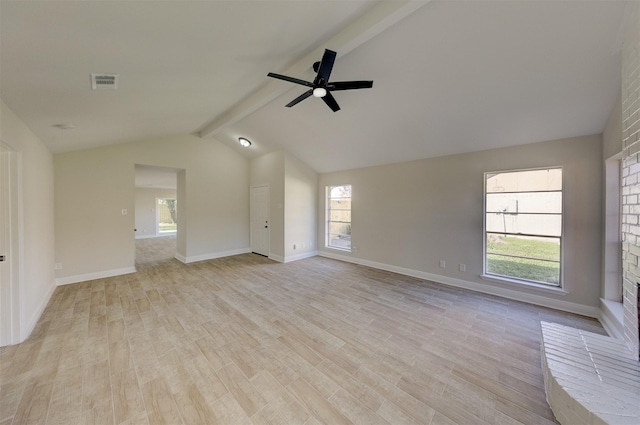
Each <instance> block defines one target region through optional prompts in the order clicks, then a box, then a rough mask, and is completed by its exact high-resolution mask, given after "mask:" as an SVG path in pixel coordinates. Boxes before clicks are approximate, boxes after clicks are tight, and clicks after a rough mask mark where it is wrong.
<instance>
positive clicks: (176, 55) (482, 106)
mask: <svg viewBox="0 0 640 425" xmlns="http://www.w3.org/2000/svg"><path fill="white" fill-rule="evenodd" d="M425 3H426V4H425ZM422 4H424V6H422ZM625 6H626V3H625V2H621V1H537V0H536V1H533V0H529V1H484V0H478V1H435V0H434V1H431V2H426V1H421V2H409V3H407V2H405V1H401V0H394V1H385V2H372V1H353V0H352V1H325V0H289V1H270V0H263V1H180V2H178V1H166V2H164V1H154V2H140V1H120V2H113V1H91V2H80V1H67V2H50V1H42V2H40V1H20V2H19V1H4V0H2V1H0V93H1V97H2V99H3V101H4V102H5V103H6V104H7V105H8V106H9V107H10V108H11V109H12V110H13V111H14V112H16V113H17V114H18V115H19V116H20V117H21V118H22V119H23V120H24V121H25V122H26V124H27V125H28V126H29V127H30V128H31V129H32V130H33V131H34V133H36V135H38V137H40V139H41V140H43V142H45V144H47V145H48V146H49V147H50V149H51V150H52V151H53V152H65V151H70V150H77V149H86V148H90V147H95V146H99V145H104V144H109V143H123V142H129V141H134V140H139V139H149V138H155V137H163V136H168V135H175V134H184V133H195V134H199V135H202V136H206V137H215V138H216V139H218V140H220V141H222V142H223V143H226V144H228V145H229V146H232V147H233V149H237V150H238V152H241V153H242V154H243V155H246V156H248V157H255V156H257V155H261V154H264V153H267V152H270V151H273V150H277V149H287V150H288V151H290V152H291V153H293V154H294V155H296V156H297V157H299V158H300V159H302V160H303V161H305V162H306V163H308V164H309V165H310V166H312V167H313V168H314V169H316V170H317V171H319V172H328V171H335V170H340V169H347V168H356V167H362V166H369V165H376V164H383V163H390V162H399V161H406V160H412V159H419V158H427V157H434V156H441V155H447V154H452V153H461V152H469V151H477V150H483V149H489V148H495V147H502V146H511V145H517V144H523V143H530V142H537V141H544V140H552V139H558V138H563V137H572V136H579V135H585V134H594V133H600V132H602V130H603V128H604V125H605V122H606V119H607V117H608V116H609V113H610V112H611V110H612V108H613V105H614V102H615V100H616V97H617V94H618V91H619V87H620V57H619V48H620V46H619V43H620V42H619V40H620V31H621V30H620V27H621V23H622V16H623V14H624V10H625ZM405 16H406V17H405ZM325 47H326V48H331V49H334V50H337V51H338V54H339V57H338V59H337V61H336V64H335V67H334V71H333V74H332V78H331V80H333V81H340V80H351V79H357V80H361V79H372V80H374V87H373V88H372V89H369V90H358V91H351V92H338V93H335V97H336V99H337V101H338V103H339V104H340V105H341V107H342V110H341V111H339V112H337V113H333V112H331V110H330V109H329V108H327V107H326V106H325V105H324V103H323V102H322V101H320V100H319V99H315V98H309V99H307V100H305V101H303V102H302V103H300V104H299V105H297V106H295V107H293V108H285V107H284V105H285V104H286V103H288V102H289V101H290V100H292V99H293V98H295V97H296V96H298V95H299V94H301V93H302V92H303V91H304V88H303V87H301V86H295V85H293V84H289V83H286V82H284V81H278V80H271V79H269V78H267V77H266V74H267V72H269V71H273V72H279V73H284V74H287V75H291V76H294V77H298V78H303V79H312V78H313V74H312V71H311V70H310V68H311V64H312V63H313V62H314V61H315V60H319V59H320V57H321V54H322V53H321V52H322V50H323V49H324V48H325ZM340 55H342V56H340ZM96 72H111V73H117V74H119V75H120V87H119V89H118V90H117V91H92V90H91V87H90V82H89V74H90V73H96ZM268 80H270V81H268ZM60 123H72V124H74V125H75V127H76V128H75V129H73V130H60V129H58V128H55V127H52V126H53V125H55V124H60ZM239 136H245V137H248V138H249V139H251V140H252V142H253V143H254V144H253V146H252V147H251V148H249V149H243V148H240V147H239V146H238V144H237V142H236V141H237V137H239Z"/></svg>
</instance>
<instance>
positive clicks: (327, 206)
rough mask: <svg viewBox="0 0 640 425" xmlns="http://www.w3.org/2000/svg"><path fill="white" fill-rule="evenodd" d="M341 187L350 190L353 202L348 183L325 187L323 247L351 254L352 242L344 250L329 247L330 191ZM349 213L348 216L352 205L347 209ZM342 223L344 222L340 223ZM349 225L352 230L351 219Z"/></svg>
mask: <svg viewBox="0 0 640 425" xmlns="http://www.w3.org/2000/svg"><path fill="white" fill-rule="evenodd" d="M342 186H349V187H350V190H351V198H350V199H351V201H352V202H353V185H352V184H350V183H345V184H330V185H327V186H325V196H324V201H325V209H324V214H325V218H324V226H325V232H324V239H325V240H324V247H325V248H329V249H336V250H339V251H344V252H352V251H353V243H352V242H353V241H352V240H349V247H348V248H345V247H341V246H335V245H331V243H330V241H331V237H330V234H331V233H330V232H331V226H330V223H332V222H333V221H331V198H330V196H331V190H332V189H334V188H336V187H342ZM349 213H350V215H352V214H353V204H350V207H349ZM341 223H344V222H341ZM349 225H350V226H351V227H352V228H353V217H352V218H351V220H350V221H349Z"/></svg>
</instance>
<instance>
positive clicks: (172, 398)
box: [0, 238, 604, 425]
mask: <svg viewBox="0 0 640 425" xmlns="http://www.w3.org/2000/svg"><path fill="white" fill-rule="evenodd" d="M172 243H175V240H174V239H171V238H162V239H161V240H140V241H138V247H139V251H138V258H137V267H138V272H137V273H134V274H130V275H126V276H119V277H114V278H109V279H100V280H94V281H89V282H83V283H78V284H74V285H68V286H63V287H59V288H57V289H56V291H55V293H54V295H53V297H52V299H51V301H50V303H49V305H48V306H47V308H46V310H45V312H44V313H43V315H42V317H41V319H40V321H39V322H38V324H37V326H36V328H35V330H34V332H33V334H32V336H31V337H30V338H29V339H28V340H27V341H25V342H24V343H22V344H19V345H16V346H11V347H8V348H6V349H5V350H4V351H3V352H2V353H1V354H0V425H9V424H14V425H22V424H65V425H72V424H109V425H120V424H123V425H124V424H126V425H146V424H149V425H154V424H187V425H188V424H228V425H235V424H238V425H242V424H247V425H263V424H272V425H273V424H305V425H317V424H331V425H334V424H336V425H337V424H431V425H446V424H480V425H483V424H520V423H524V424H550V423H554V418H553V415H552V413H551V411H550V409H549V407H548V405H547V403H546V401H545V395H544V389H543V381H542V371H541V367H540V351H539V348H540V347H539V341H540V321H541V320H544V321H550V322H557V323H561V324H566V325H571V326H574V327H578V328H581V329H586V330H590V331H593V332H599V333H604V331H603V330H602V328H601V326H600V324H599V323H598V322H597V321H594V320H590V319H587V318H584V317H579V316H575V315H570V314H566V313H562V312H558V311H554V310H550V309H545V308H541V307H536V306H532V305H528V304H524V303H518V302H514V301H509V300H506V299H502V298H497V297H492V296H488V295H483V294H478V293H474V292H469V291H465V290H460V289H456V288H449V287H446V286H442V285H438V284H434V283H431V282H427V281H423V280H420V279H414V278H410V277H406V276H401V275H396V274H393V273H387V272H383V271H379V270H374V269H369V268H366V267H361V266H357V265H353V264H348V263H343V262H339V261H334V260H330V259H326V258H320V257H316V258H310V259H306V260H301V261H297V262H293V263H288V264H279V263H275V262H272V261H270V260H268V259H266V258H264V257H261V256H258V255H254V254H245V255H238V256H233V257H228V258H223V259H218V260H212V261H205V262H200V263H194V264H190V265H184V264H181V263H180V262H178V261H177V260H174V259H171V258H170V256H171V252H172V249H173V248H172V245H171V244H172ZM154 244H160V246H159V247H157V246H156V248H158V249H154ZM158 252H160V255H158V254H157V253H158Z"/></svg>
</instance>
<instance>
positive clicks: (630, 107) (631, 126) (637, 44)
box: [621, 4, 640, 358]
mask: <svg viewBox="0 0 640 425" xmlns="http://www.w3.org/2000/svg"><path fill="white" fill-rule="evenodd" d="M628 17H629V18H630V20H629V22H630V23H631V25H630V28H629V30H628V32H627V34H626V35H625V38H624V41H623V46H622V92H621V96H622V148H623V161H622V165H623V169H622V271H623V287H622V293H623V296H622V298H623V299H622V303H623V307H624V337H625V341H626V343H627V345H628V346H629V347H631V349H632V351H633V352H634V353H638V355H639V358H640V334H639V330H640V326H639V325H640V314H639V310H638V305H639V303H638V300H639V299H640V298H639V297H640V295H639V291H638V288H639V285H638V282H640V261H639V260H638V259H639V258H640V137H639V136H640V8H639V7H638V5H637V4H634V6H633V10H630V11H629V13H628Z"/></svg>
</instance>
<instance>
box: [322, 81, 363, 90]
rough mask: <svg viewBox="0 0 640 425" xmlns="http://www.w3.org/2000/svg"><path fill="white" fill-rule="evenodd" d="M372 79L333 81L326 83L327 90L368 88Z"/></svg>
mask: <svg viewBox="0 0 640 425" xmlns="http://www.w3.org/2000/svg"><path fill="white" fill-rule="evenodd" d="M371 87H373V81H335V82H333V83H329V84H327V90H355V89H370V88H371Z"/></svg>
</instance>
